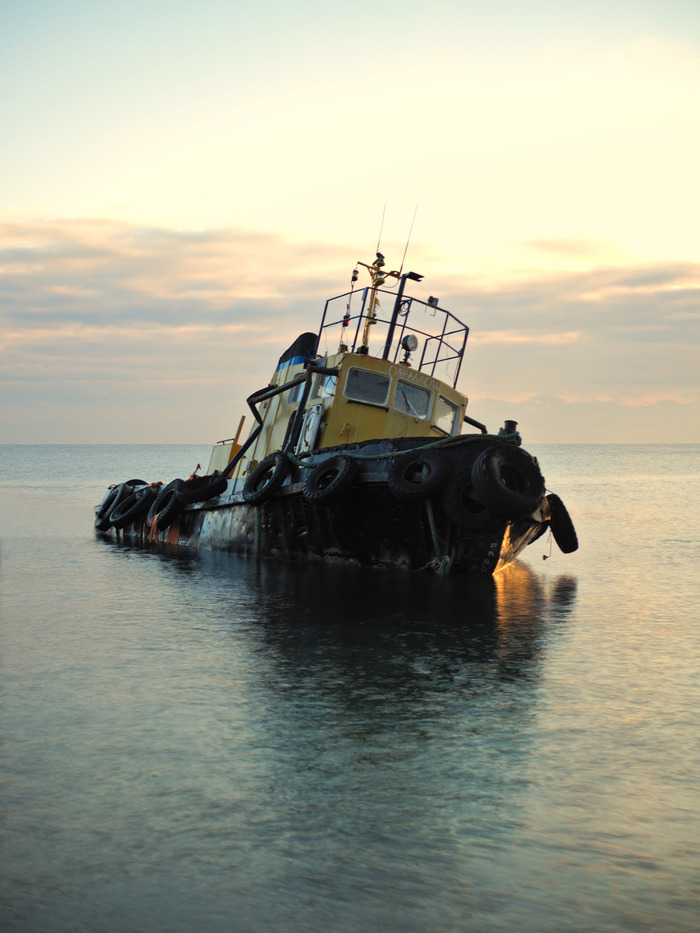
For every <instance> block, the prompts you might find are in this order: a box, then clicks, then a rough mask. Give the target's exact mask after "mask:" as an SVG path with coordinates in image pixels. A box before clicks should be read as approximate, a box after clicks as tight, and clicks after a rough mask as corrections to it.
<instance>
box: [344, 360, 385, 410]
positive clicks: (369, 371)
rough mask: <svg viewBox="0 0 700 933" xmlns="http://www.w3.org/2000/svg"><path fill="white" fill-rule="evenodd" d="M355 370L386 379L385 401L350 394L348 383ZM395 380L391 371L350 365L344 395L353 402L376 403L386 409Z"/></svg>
mask: <svg viewBox="0 0 700 933" xmlns="http://www.w3.org/2000/svg"><path fill="white" fill-rule="evenodd" d="M353 372H358V373H362V374H364V375H366V376H369V377H375V378H377V379H382V380H386V394H385V396H384V399H383V401H379V400H378V399H368V398H358V397H357V395H352V394H350V392H349V391H348V383H349V382H350V379H351V377H352V373H353ZM393 381H394V380H393V379H392V378H391V376H390V375H389V373H382V372H377V371H376V370H374V369H367V368H366V367H365V366H349V367H348V371H347V373H346V376H345V381H344V383H343V397H344V398H346V399H348V401H351V402H359V403H360V404H362V405H374V406H376V407H377V408H384V409H386V407H387V403H388V401H389V396H390V395H391V389H392V384H393Z"/></svg>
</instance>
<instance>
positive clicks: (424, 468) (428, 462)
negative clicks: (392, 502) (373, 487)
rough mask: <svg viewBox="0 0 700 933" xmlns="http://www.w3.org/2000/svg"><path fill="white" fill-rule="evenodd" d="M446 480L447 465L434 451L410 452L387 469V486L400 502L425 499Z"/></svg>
mask: <svg viewBox="0 0 700 933" xmlns="http://www.w3.org/2000/svg"><path fill="white" fill-rule="evenodd" d="M446 480H447V465H446V463H445V461H444V460H443V458H442V457H441V456H440V454H439V453H438V452H437V451H435V450H412V451H411V452H410V453H407V454H404V455H403V456H401V457H399V458H398V459H397V460H395V461H394V462H393V463H392V465H391V467H390V468H389V475H388V477H387V486H388V487H389V490H390V491H391V493H392V494H393V495H394V496H395V497H396V498H397V499H400V500H401V501H402V502H411V501H413V500H415V499H425V498H427V497H428V496H430V495H432V494H433V493H434V492H437V490H438V489H440V488H441V487H442V486H443V485H444V483H445V481H446Z"/></svg>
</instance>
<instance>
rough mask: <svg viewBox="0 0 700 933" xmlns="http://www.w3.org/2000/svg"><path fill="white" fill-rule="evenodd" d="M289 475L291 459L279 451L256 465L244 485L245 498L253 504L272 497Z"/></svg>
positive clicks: (258, 503)
mask: <svg viewBox="0 0 700 933" xmlns="http://www.w3.org/2000/svg"><path fill="white" fill-rule="evenodd" d="M288 475H289V460H288V459H287V458H286V457H285V455H284V454H283V453H280V452H279V451H277V452H276V453H274V454H269V455H268V456H267V457H265V459H264V460H261V461H260V463H259V464H258V465H257V466H256V467H255V469H254V470H253V472H252V473H251V474H250V476H249V477H248V479H247V480H246V481H245V486H244V487H243V498H244V499H245V501H246V502H249V503H250V504H251V505H260V503H261V502H266V501H267V500H268V499H270V498H271V497H272V496H274V494H275V493H276V492H277V490H278V489H279V488H280V486H281V485H282V483H283V482H284V481H285V479H286V478H287V476H288Z"/></svg>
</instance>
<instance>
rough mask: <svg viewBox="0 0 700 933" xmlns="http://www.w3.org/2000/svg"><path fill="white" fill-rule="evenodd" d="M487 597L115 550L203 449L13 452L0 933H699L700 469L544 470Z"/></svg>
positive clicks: (652, 459) (633, 455)
mask: <svg viewBox="0 0 700 933" xmlns="http://www.w3.org/2000/svg"><path fill="white" fill-rule="evenodd" d="M528 449H529V450H530V451H531V452H532V453H534V454H535V455H536V456H537V457H538V458H539V460H540V464H541V467H542V470H543V473H544V474H545V477H546V480H547V486H548V488H549V489H550V490H551V491H553V492H556V493H557V494H558V495H559V496H560V497H561V498H562V499H563V501H564V503H565V504H566V506H567V508H568V510H569V512H570V514H571V517H572V519H573V522H574V524H575V526H576V529H577V532H578V537H579V541H580V548H579V550H578V551H577V552H576V553H574V554H569V555H564V554H562V553H561V552H560V551H559V550H558V548H557V546H556V544H555V543H554V542H553V540H552V539H551V537H550V535H549V534H547V535H546V536H544V537H542V538H540V539H539V540H538V541H537V542H535V543H534V544H533V545H531V546H530V547H529V548H528V549H527V551H526V552H525V554H524V555H523V557H522V559H521V560H520V561H518V562H517V563H516V564H515V565H513V566H512V567H510V568H509V569H507V570H506V571H504V572H502V573H500V574H498V575H496V576H495V577H494V578H487V579H469V578H447V579H440V578H436V577H429V576H425V575H422V574H410V573H400V572H392V571H381V570H361V569H354V568H344V567H337V566H336V567H333V566H317V565H312V566H293V565H287V564H282V563H276V562H271V561H265V562H258V561H256V560H253V559H243V558H240V557H235V556H231V555H227V554H213V553H206V552H197V551H187V552H183V551H180V552H179V553H168V552H165V551H162V550H158V549H143V548H139V547H134V546H125V545H121V544H117V543H114V542H110V541H107V540H104V539H103V538H101V537H100V536H98V535H96V533H95V531H94V527H93V521H94V513H93V508H94V506H95V504H96V503H98V502H99V501H100V500H101V499H102V497H103V496H104V494H105V492H106V489H107V486H108V485H109V484H110V483H114V482H118V481H123V480H126V479H129V478H142V479H144V480H146V481H149V482H150V481H154V480H163V481H164V482H167V481H169V480H171V479H173V478H175V477H178V476H182V477H186V476H188V475H189V474H190V473H192V471H193V470H194V468H195V467H196V465H197V463H201V464H202V465H203V466H204V467H205V468H206V465H207V463H208V458H209V450H208V448H206V447H201V446H83V445H79V446H60V445H47V446H8V445H3V446H0V930H2V931H3V933H53V931H56V933H67V931H71V933H72V931H76V933H102V931H105V933H111V931H114V933H129V931H134V933H193V931H196V933H268V931H275V933H321V931H323V933H360V931H362V933H364V931H376V933H465V931H468V933H482V931H483V933H513V931H517V933H546V931H552V933H565V931H575V933H589V931H590V933H618V931H631V933H636V931H654V933H660V931H661V933H681V931H687V933H697V930H698V929H700V816H699V811H700V618H699V617H700V610H699V608H698V606H699V604H700V573H699V570H698V554H699V553H700V514H699V513H700V510H699V509H698V490H699V489H700V446H698V445H591V444H577V445H531V446H528Z"/></svg>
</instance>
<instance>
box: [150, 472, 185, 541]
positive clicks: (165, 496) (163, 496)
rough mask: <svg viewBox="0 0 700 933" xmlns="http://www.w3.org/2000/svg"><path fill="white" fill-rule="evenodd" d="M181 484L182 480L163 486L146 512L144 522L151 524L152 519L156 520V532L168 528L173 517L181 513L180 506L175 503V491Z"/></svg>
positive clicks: (172, 481)
mask: <svg viewBox="0 0 700 933" xmlns="http://www.w3.org/2000/svg"><path fill="white" fill-rule="evenodd" d="M183 482H184V480H182V479H174V480H171V482H169V483H168V484H167V485H166V486H163V488H162V489H161V491H160V492H159V493H158V495H157V496H156V498H155V500H154V501H153V503H152V505H151V507H150V509H149V510H148V515H147V516H146V521H147V522H148V523H149V524H151V523H152V522H153V520H154V519H157V523H156V527H157V529H158V531H163V530H164V529H166V528H169V527H170V525H172V523H173V521H174V519H175V516H176V515H178V514H179V513H180V512H181V511H182V505H181V504H180V503H179V502H178V501H177V491H178V489H179V488H180V486H182V484H183Z"/></svg>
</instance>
